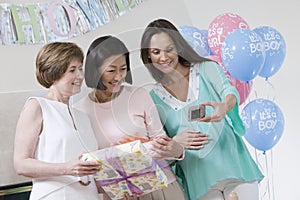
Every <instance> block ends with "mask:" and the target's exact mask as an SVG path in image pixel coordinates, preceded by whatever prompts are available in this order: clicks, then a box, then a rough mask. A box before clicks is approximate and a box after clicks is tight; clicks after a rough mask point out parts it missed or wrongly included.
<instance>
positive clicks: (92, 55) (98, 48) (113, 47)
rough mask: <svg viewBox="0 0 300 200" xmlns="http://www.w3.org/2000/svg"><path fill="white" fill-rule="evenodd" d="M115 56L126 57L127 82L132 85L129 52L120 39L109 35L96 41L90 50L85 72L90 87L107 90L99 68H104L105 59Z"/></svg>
mask: <svg viewBox="0 0 300 200" xmlns="http://www.w3.org/2000/svg"><path fill="white" fill-rule="evenodd" d="M113 55H124V56H125V59H126V65H127V75H126V77H125V82H127V83H129V84H132V75H131V72H130V60H129V51H128V49H127V47H126V46H125V44H124V43H123V42H122V41H121V40H120V39H118V38H116V37H114V36H110V35H108V36H103V37H99V38H97V39H95V40H94V41H93V42H92V43H91V45H90V46H89V48H88V51H87V55H86V60H85V72H84V76H85V82H86V85H87V86H88V87H90V88H97V89H100V90H105V89H106V87H105V86H104V84H103V82H102V80H101V75H100V74H99V67H101V66H102V64H103V62H104V60H105V59H107V58H109V57H111V56H113Z"/></svg>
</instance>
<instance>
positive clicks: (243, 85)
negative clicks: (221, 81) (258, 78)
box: [208, 55, 252, 105]
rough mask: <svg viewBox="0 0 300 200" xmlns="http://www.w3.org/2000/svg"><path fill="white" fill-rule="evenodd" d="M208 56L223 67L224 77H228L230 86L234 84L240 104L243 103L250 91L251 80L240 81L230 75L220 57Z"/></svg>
mask: <svg viewBox="0 0 300 200" xmlns="http://www.w3.org/2000/svg"><path fill="white" fill-rule="evenodd" d="M208 58H209V59H211V60H213V61H216V62H217V63H218V64H219V65H220V67H221V68H222V69H223V71H224V73H225V75H226V77H227V78H228V79H229V82H230V84H231V85H232V86H234V87H235V88H236V89H237V91H238V92H239V95H240V105H241V104H243V103H244V102H245V101H246V99H247V98H248V96H249V94H250V92H251V88H252V80H251V81H249V82H244V81H240V80H238V79H236V78H234V77H232V76H231V75H230V73H229V72H228V71H227V70H226V68H225V66H224V64H223V62H222V58H221V57H220V56H217V55H212V56H209V57H208Z"/></svg>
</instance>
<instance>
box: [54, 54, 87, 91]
mask: <svg viewBox="0 0 300 200" xmlns="http://www.w3.org/2000/svg"><path fill="white" fill-rule="evenodd" d="M83 79H84V75H83V70H82V63H81V62H80V61H78V60H76V59H74V60H72V61H71V63H70V64H69V66H68V69H67V71H66V72H65V73H64V74H63V75H62V77H61V78H60V79H58V80H57V81H55V82H54V83H53V87H56V88H57V90H59V92H60V93H61V94H62V95H64V96H72V95H74V94H77V93H79V92H80V91H81V85H82V81H83Z"/></svg>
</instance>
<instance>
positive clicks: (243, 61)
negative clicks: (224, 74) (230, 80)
mask: <svg viewBox="0 0 300 200" xmlns="http://www.w3.org/2000/svg"><path fill="white" fill-rule="evenodd" d="M221 56H222V61H223V64H224V66H225V68H226V69H227V71H228V72H229V73H230V75H231V76H233V77H234V78H236V79H238V80H240V81H244V82H248V81H250V80H252V79H254V78H255V77H256V76H257V75H258V74H259V72H260V70H261V69H262V66H263V64H264V60H265V54H264V51H263V47H262V41H261V38H260V37H259V36H258V34H256V33H255V32H254V31H251V30H248V29H237V30H234V31H233V32H231V33H230V34H228V35H227V37H226V38H225V40H224V42H223V44H222V47H221Z"/></svg>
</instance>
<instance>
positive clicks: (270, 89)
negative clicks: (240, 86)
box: [265, 78, 275, 101]
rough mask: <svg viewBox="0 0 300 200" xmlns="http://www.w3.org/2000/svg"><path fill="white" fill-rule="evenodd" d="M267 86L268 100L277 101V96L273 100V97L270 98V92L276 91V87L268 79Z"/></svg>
mask: <svg viewBox="0 0 300 200" xmlns="http://www.w3.org/2000/svg"><path fill="white" fill-rule="evenodd" d="M265 81H266V83H267V84H266V85H267V87H266V90H267V92H266V93H267V99H270V100H272V101H274V100H275V95H274V96H273V99H271V97H270V92H271V91H273V92H274V91H275V87H274V85H273V84H272V83H271V82H270V81H269V79H268V78H266V80H265Z"/></svg>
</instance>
